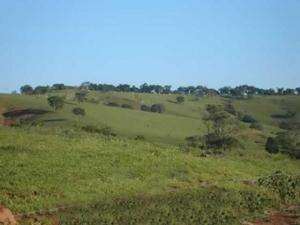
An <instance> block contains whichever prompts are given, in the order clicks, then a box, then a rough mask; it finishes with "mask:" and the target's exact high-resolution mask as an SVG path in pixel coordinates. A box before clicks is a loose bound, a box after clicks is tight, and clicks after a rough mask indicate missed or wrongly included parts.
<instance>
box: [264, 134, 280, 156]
mask: <svg viewBox="0 0 300 225" xmlns="http://www.w3.org/2000/svg"><path fill="white" fill-rule="evenodd" d="M265 148H266V150H267V152H269V153H271V154H275V153H278V152H279V145H278V143H277V142H276V140H275V138H272V137H268V139H267V142H266V146H265Z"/></svg>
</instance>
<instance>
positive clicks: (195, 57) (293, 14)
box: [0, 0, 300, 92]
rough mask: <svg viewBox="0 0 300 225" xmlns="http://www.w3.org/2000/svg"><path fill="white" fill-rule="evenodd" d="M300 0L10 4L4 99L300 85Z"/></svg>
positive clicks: (1, 5)
mask: <svg viewBox="0 0 300 225" xmlns="http://www.w3.org/2000/svg"><path fill="white" fill-rule="evenodd" d="M299 12H300V1H299V0H294V1H292V0H284V1H282V0H251V1H244V0H239V1H238V0H231V1H228V0H223V1H222V0H218V1H214V0H210V1H208V0H207V1H199V0H186V1H174V0H164V1H161V0H151V1H141V0H140V1H138V0H136V1H133V0H126V1H121V0H119V1H115V0H107V1H106V0H104V1H101V0H85V1H81V0H80V1H79V0H78V1H76V0H73V1H71V0H69V1H68V0H64V1H53V0H43V1H36V0H22V1H19V0H2V1H1V2H0V77H1V81H0V92H9V91H12V90H17V89H18V88H19V87H20V86H21V85H22V84H31V85H33V86H35V85H38V84H53V83H58V82H62V83H66V84H80V83H81V82H84V81H92V82H102V83H113V84H118V83H130V84H141V83H144V82H148V83H159V84H171V85H172V86H174V87H176V86H178V85H207V86H209V87H214V88H218V87H221V86H225V85H231V86H234V85H239V84H245V83H247V84H251V85H256V86H259V87H279V86H284V87H288V86H289V87H296V86H300V13H299Z"/></svg>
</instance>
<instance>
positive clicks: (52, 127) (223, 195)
mask: <svg viewBox="0 0 300 225" xmlns="http://www.w3.org/2000/svg"><path fill="white" fill-rule="evenodd" d="M60 94H62V95H66V101H67V103H68V104H66V105H65V107H64V108H63V110H61V111H57V112H55V113H49V114H45V115H42V116H40V117H38V118H36V120H37V121H45V120H53V119H65V120H64V121H61V122H44V125H43V126H41V127H28V126H25V127H21V128H9V127H0V169H1V173H0V180H1V182H0V202H1V203H2V204H4V205H5V206H7V207H9V208H10V209H12V211H13V212H16V213H22V212H29V211H32V210H39V209H47V208H53V207H57V206H58V205H76V208H75V209H73V210H70V211H67V212H66V213H63V214H61V215H60V217H61V221H62V224H95V223H98V224H199V221H201V218H202V219H203V218H204V217H205V215H207V218H206V220H205V221H202V223H203V224H236V223H237V222H238V221H239V220H240V219H241V218H242V217H246V216H249V215H253V213H254V211H255V212H256V211H258V212H261V211H262V209H263V208H265V207H270V206H275V205H277V206H278V196H276V195H275V194H274V193H272V192H271V191H268V190H265V189H264V188H261V187H258V186H253V187H252V186H247V185H245V184H243V182H242V180H255V179H258V178H259V177H261V176H264V175H268V174H270V173H271V172H273V171H276V170H281V171H284V172H287V173H289V174H293V175H299V174H300V165H299V162H298V161H297V160H293V159H291V158H289V157H287V156H285V155H280V154H279V155H270V154H268V153H267V152H266V151H265V150H264V141H265V138H266V135H268V132H270V131H272V130H278V128H277V127H276V126H275V125H276V123H274V121H273V119H271V117H270V115H271V114H272V113H278V112H279V111H280V110H282V105H281V104H282V100H284V103H285V107H286V106H288V107H293V109H295V110H297V115H296V117H295V118H294V119H295V120H297V118H298V115H299V111H298V109H299V108H298V107H299V101H298V100H299V97H255V98H253V99H250V100H235V101H234V105H235V106H236V108H237V109H238V110H240V111H244V112H247V113H249V114H251V115H253V116H254V117H255V118H257V119H258V120H259V122H261V123H262V124H263V125H264V126H265V127H266V130H264V131H263V132H261V131H256V130H252V129H249V128H248V127H247V126H248V125H241V130H240V132H239V139H240V141H241V142H242V144H243V146H244V148H239V149H234V150H232V151H229V152H228V153H227V154H226V155H225V156H210V157H200V154H199V152H198V151H197V150H193V151H190V152H184V151H183V150H182V148H181V147H180V145H179V144H182V143H183V142H184V138H185V137H186V136H189V135H194V134H201V133H202V132H203V131H204V126H203V124H202V122H201V120H200V118H201V115H202V114H203V110H204V107H205V105H206V104H208V103H213V104H220V103H222V102H223V101H224V99H222V98H218V97H216V98H203V99H200V100H195V99H194V97H193V96H187V97H186V101H185V102H184V103H183V104H176V103H173V102H172V101H174V100H175V99H176V95H155V94H138V95H137V94H132V93H96V92H92V93H90V95H89V98H94V99H96V100H97V101H99V103H97V104H95V103H86V102H85V103H76V102H74V101H73V99H72V96H73V95H72V91H70V92H67V93H66V92H63V93H60ZM46 98H47V96H19V95H0V109H2V111H4V110H5V109H9V108H13V107H26V108H39V109H47V110H49V109H50V108H49V106H48V105H47V101H46ZM107 99H109V100H112V99H113V100H114V101H116V102H118V101H119V102H122V101H127V102H130V101H139V102H143V103H145V104H154V103H163V104H165V106H166V112H165V113H164V114H156V113H149V112H142V111H139V110H129V109H122V108H118V107H108V106H105V105H104V104H103V103H104V102H105V101H107ZM124 99H126V100H124ZM262 104H264V105H265V106H266V107H261V105H262ZM75 105H76V106H80V107H82V108H84V109H85V110H86V116H85V117H82V118H81V117H76V116H75V115H73V114H72V112H71V110H72V108H73V107H74V106H75ZM85 124H94V125H97V126H102V125H104V124H105V125H108V126H110V127H112V128H113V130H115V131H116V132H117V134H118V137H117V138H107V137H103V136H101V135H97V134H89V133H86V132H83V131H82V130H80V129H79V127H80V126H82V125H85ZM136 135H144V136H145V138H146V141H135V140H133V137H134V136H136ZM210 195H213V196H215V197H213V199H207V196H210ZM248 195H250V197H249V196H248ZM245 196H246V197H247V196H248V197H249V198H251V199H252V198H253V199H252V200H251V201H253V203H251V204H250V203H249V204H250V205H245V204H246V203H245V202H247V201H249V200H246V201H245V198H246V197H245ZM251 196H252V197H251ZM253 196H254V197H253ZM258 196H260V197H258ZM248 197H247V198H248ZM117 199H123V200H122V201H117ZM261 199H262V200H261ZM205 201H208V202H209V203H210V204H211V205H206V204H205V203H204V202H205ZM260 201H262V202H263V203H261V202H260ZM297 201H298V202H299V194H298V198H297ZM122 202H123V203H122ZM124 202H125V203H124ZM131 203H132V204H133V206H132V207H129V208H127V206H128V205H129V206H130V204H131ZM124 204H125V206H126V207H125V206H124ZM145 204H148V205H149V207H141V205H145ZM180 204H183V205H182V206H180ZM253 205H254V206H255V207H254V206H253ZM175 206H176V207H177V206H178V207H177V208H176V207H175ZM174 207H175V208H174ZM251 207H254V208H255V210H252V208H251ZM198 209H199V211H197V212H198V214H197V215H196V214H195V210H198ZM174 210H175V211H174ZM251 210H252V211H251ZM166 212H169V213H167V215H168V216H166V217H162V216H161V215H162V214H165V213H166ZM220 213H221V214H220ZM186 215H188V216H186ZM193 215H196V217H195V218H194V217H193ZM190 216H191V217H192V219H191V217H190ZM177 217H178V218H177ZM216 217H218V218H220V221H215V220H214V218H216ZM143 218H144V220H143ZM158 218H161V221H157V219H158ZM177 219H178V220H177ZM72 221H73V222H72ZM74 221H75V222H74ZM76 221H77V222H76ZM120 221H122V223H121V222H120ZM187 221H189V222H187Z"/></svg>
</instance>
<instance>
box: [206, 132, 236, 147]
mask: <svg viewBox="0 0 300 225" xmlns="http://www.w3.org/2000/svg"><path fill="white" fill-rule="evenodd" d="M203 142H204V147H206V148H212V149H221V148H223V149H228V148H232V147H236V146H238V145H239V142H238V140H237V139H236V138H234V137H231V136H228V137H220V136H219V135H216V134H215V133H208V134H206V135H204V136H203Z"/></svg>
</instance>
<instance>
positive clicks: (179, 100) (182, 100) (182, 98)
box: [176, 96, 185, 104]
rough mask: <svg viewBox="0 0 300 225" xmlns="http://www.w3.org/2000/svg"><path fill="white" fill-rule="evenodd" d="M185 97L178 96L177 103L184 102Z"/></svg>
mask: <svg viewBox="0 0 300 225" xmlns="http://www.w3.org/2000/svg"><path fill="white" fill-rule="evenodd" d="M184 100H185V99H184V97H183V96H178V97H177V98H176V101H177V103H179V104H180V103H183V102H184Z"/></svg>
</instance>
